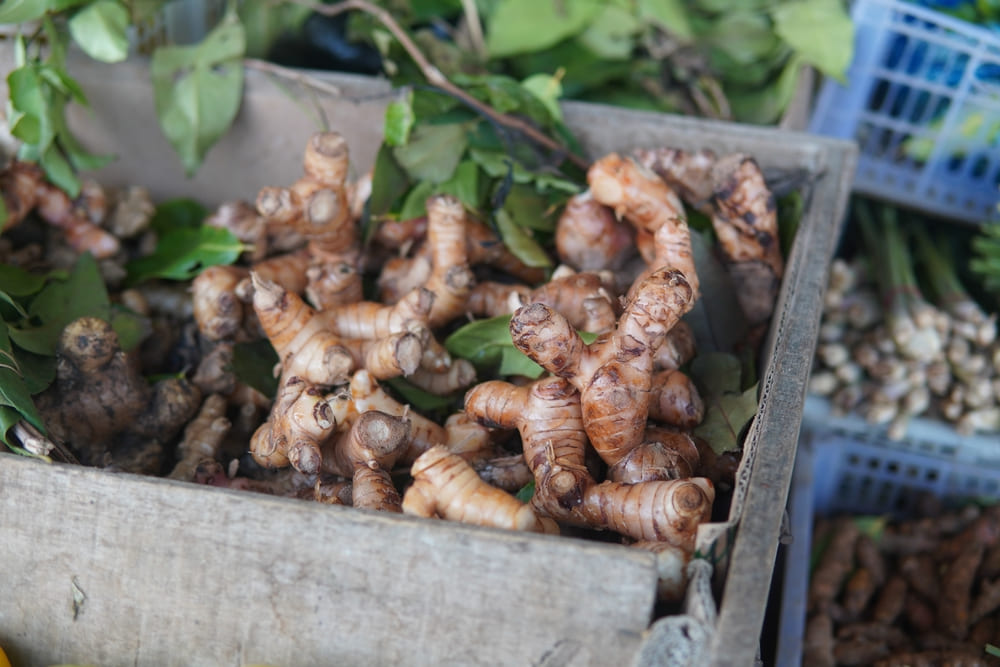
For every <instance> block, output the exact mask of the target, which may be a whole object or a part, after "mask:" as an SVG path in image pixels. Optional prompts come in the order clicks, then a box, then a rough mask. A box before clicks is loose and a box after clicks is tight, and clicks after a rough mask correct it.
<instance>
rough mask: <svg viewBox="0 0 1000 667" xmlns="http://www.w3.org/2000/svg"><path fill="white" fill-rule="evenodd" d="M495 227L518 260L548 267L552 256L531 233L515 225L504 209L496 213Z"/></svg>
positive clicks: (530, 264)
mask: <svg viewBox="0 0 1000 667" xmlns="http://www.w3.org/2000/svg"><path fill="white" fill-rule="evenodd" d="M496 222H497V228H498V229H499V230H500V238H502V239H503V242H504V245H506V246H507V249H508V250H510V251H511V252H512V253H513V254H514V255H515V256H516V257H517V258H518V259H519V260H521V261H522V262H524V263H525V264H527V265H528V266H535V267H548V266H552V258H551V257H549V254H548V253H547V252H545V249H544V248H542V246H541V245H539V243H538V241H536V240H535V238H534V237H533V236H531V233H530V232H529V231H528V230H527V229H525V228H524V227H521V226H519V225H517V224H516V223H515V222H514V221H513V220H512V219H511V217H510V215H509V214H508V213H507V211H505V210H500V211H497V213H496Z"/></svg>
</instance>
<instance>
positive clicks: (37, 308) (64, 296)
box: [9, 254, 147, 356]
mask: <svg viewBox="0 0 1000 667" xmlns="http://www.w3.org/2000/svg"><path fill="white" fill-rule="evenodd" d="M27 314H28V317H27V318H25V319H24V320H22V321H21V322H19V323H17V325H16V326H12V327H11V328H10V331H9V333H10V338H11V340H13V341H14V342H15V343H17V345H19V346H20V347H21V348H22V349H24V350H27V351H29V352H34V353H36V354H41V355H46V356H51V355H54V354H55V351H56V345H57V343H58V342H59V337H60V336H61V335H62V330H63V329H64V328H65V326H66V325H67V324H69V323H70V322H72V321H73V320H75V319H77V318H79V317H83V316H93V317H99V318H101V319H103V320H106V321H108V322H110V323H111V325H112V327H113V328H114V329H115V332H116V333H117V334H118V338H119V341H120V342H121V345H122V348H123V349H126V350H127V349H131V348H133V347H135V346H136V345H138V343H139V341H140V340H141V339H142V337H143V336H144V335H145V333H146V331H147V325H145V324H144V320H143V319H142V318H141V317H140V316H138V315H135V314H134V313H131V312H130V311H125V310H122V309H121V308H118V307H116V306H114V305H113V304H112V303H111V299H110V298H109V296H108V292H107V288H106V287H105V285H104V280H103V278H102V277H101V273H100V271H99V270H98V268H97V262H96V261H94V258H93V257H91V256H90V255H89V254H85V255H81V256H80V259H79V260H77V263H76V266H75V267H73V270H72V271H71V272H70V273H69V275H67V276H65V278H62V277H59V278H56V279H51V280H49V281H47V283H46V285H45V287H44V288H42V289H41V290H40V291H39V292H38V294H37V295H36V296H34V298H32V299H31V302H30V304H29V305H28V306H27ZM137 320H139V321H137Z"/></svg>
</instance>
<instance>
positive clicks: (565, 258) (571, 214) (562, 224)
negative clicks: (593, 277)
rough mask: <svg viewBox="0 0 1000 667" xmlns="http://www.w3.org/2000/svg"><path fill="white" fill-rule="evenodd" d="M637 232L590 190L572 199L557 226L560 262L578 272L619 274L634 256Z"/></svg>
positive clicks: (557, 250) (557, 248)
mask: <svg viewBox="0 0 1000 667" xmlns="http://www.w3.org/2000/svg"><path fill="white" fill-rule="evenodd" d="M634 236H635V233H634V232H633V230H632V228H631V227H629V225H628V224H626V223H624V222H621V221H620V220H618V219H617V218H616V217H615V215H614V212H613V211H612V210H611V209H610V208H608V207H607V206H605V205H604V204H602V203H601V202H599V201H597V200H596V199H594V197H593V195H592V194H591V192H590V190H585V191H584V192H582V193H580V194H578V195H574V196H573V197H570V199H569V201H568V202H566V207H565V208H564V209H563V212H562V214H561V215H560V216H559V220H558V222H557V223H556V239H555V243H556V253H557V254H558V255H559V261H561V262H563V263H564V264H568V265H570V266H572V267H573V268H575V269H576V270H578V271H601V270H611V271H617V270H619V269H621V268H622V267H623V266H624V265H625V263H626V262H627V261H628V259H629V257H630V256H632V255H633V254H634V253H635V240H634V238H633V237H634Z"/></svg>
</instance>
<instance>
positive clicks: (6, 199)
mask: <svg viewBox="0 0 1000 667" xmlns="http://www.w3.org/2000/svg"><path fill="white" fill-rule="evenodd" d="M85 194H86V193H85ZM0 197H2V198H3V204H4V207H5V208H6V210H7V217H6V220H5V221H4V229H8V228H10V227H13V226H14V225H16V224H18V223H20V222H21V221H22V220H24V219H25V218H26V217H27V216H28V214H29V213H31V212H32V211H35V212H37V213H38V215H39V217H41V218H42V219H43V220H45V221H46V222H47V223H49V224H50V225H52V226H53V227H57V228H58V229H60V230H61V231H62V233H63V235H64V236H65V238H66V241H67V243H69V245H70V247H72V248H73V250H75V251H76V252H79V253H82V252H89V253H90V254H92V255H93V256H94V257H96V258H97V259H105V258H108V257H111V256H112V255H114V254H115V253H117V252H118V250H119V249H120V247H121V244H120V243H119V242H118V239H117V238H115V237H114V236H112V235H111V234H109V233H108V232H106V231H105V230H103V229H101V228H100V227H98V226H97V225H96V224H95V223H94V221H92V220H90V219H89V218H88V217H87V216H86V215H81V214H80V212H79V211H78V208H77V207H76V206H75V205H74V202H73V200H72V199H70V198H69V195H67V194H66V193H65V192H63V191H62V190H61V189H59V187H58V186H56V185H54V184H52V183H50V182H49V181H48V180H47V179H46V178H45V173H44V172H43V171H42V169H41V167H38V166H37V165H35V164H31V163H28V162H19V161H14V162H12V163H11V164H9V165H8V166H7V167H6V168H5V169H3V171H0Z"/></svg>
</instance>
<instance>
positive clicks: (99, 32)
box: [69, 0, 129, 63]
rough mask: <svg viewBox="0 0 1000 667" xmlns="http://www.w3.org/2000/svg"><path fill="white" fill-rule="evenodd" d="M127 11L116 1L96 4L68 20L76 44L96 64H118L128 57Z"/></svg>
mask: <svg viewBox="0 0 1000 667" xmlns="http://www.w3.org/2000/svg"><path fill="white" fill-rule="evenodd" d="M128 23H129V15H128V9H126V8H125V5H123V4H122V3H120V2H118V1H117V0H97V2H94V3H92V4H89V5H87V6H86V7H84V8H83V9H81V10H80V11H78V12H76V13H75V14H74V15H73V16H72V18H70V20H69V32H70V34H71V35H72V36H73V41H75V42H76V43H77V44H79V45H80V48H81V49H83V51H84V53H86V54H87V55H88V56H90V57H91V58H93V59H94V60H102V61H104V62H107V63H116V62H121V61H122V60H125V58H126V57H127V56H128V34H127V30H128Z"/></svg>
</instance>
